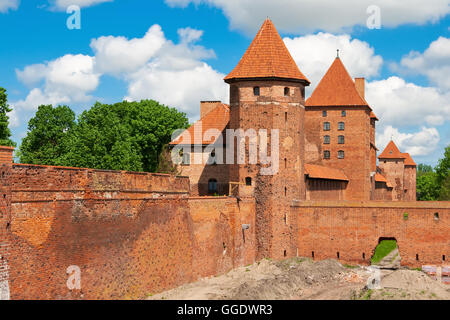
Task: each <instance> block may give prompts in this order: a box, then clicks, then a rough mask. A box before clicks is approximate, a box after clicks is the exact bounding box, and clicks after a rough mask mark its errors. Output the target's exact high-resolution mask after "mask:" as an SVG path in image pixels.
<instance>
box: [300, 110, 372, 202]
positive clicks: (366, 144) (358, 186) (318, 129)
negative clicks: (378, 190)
mask: <svg viewBox="0 0 450 320" xmlns="http://www.w3.org/2000/svg"><path fill="white" fill-rule="evenodd" d="M342 111H345V117H343V116H342ZM324 112H326V116H324V115H325V114H324ZM369 115H370V111H369V108H368V107H351V108H348V107H347V108H346V107H327V106H324V107H319V106H317V107H316V106H314V107H311V106H310V107H307V108H306V114H305V130H306V137H307V140H308V142H309V143H310V144H312V145H314V146H315V148H316V150H317V151H316V155H315V156H313V155H309V159H308V160H309V161H308V163H312V164H320V165H324V166H328V167H331V168H338V169H342V170H343V171H344V172H345V174H346V175H347V177H348V178H349V180H350V181H349V183H348V185H347V190H346V199H347V200H353V199H357V200H370V190H371V184H370V172H371V166H372V164H373V154H372V153H371V152H370V151H371V147H370V136H371V135H370V132H371V125H370V117H369ZM326 122H327V123H329V124H330V129H329V130H325V127H324V123H326ZM340 122H343V123H344V125H345V127H344V129H343V130H340V129H339V126H338V124H339V123H340ZM325 136H328V137H329V139H330V141H329V143H325V142H326V141H325ZM339 136H343V137H344V140H343V143H339V142H340V141H339V140H338V139H339ZM341 142H342V141H341ZM313 148H314V147H313V146H310V149H313ZM307 151H308V150H306V152H307ZM325 151H328V152H329V153H330V158H329V159H326V158H325ZM339 151H344V158H342V159H339V158H338V152H339ZM333 199H335V200H338V199H336V198H333Z"/></svg>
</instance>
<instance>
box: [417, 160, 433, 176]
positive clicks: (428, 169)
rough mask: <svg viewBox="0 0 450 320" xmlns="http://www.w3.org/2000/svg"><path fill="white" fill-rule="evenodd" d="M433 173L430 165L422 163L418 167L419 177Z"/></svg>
mask: <svg viewBox="0 0 450 320" xmlns="http://www.w3.org/2000/svg"><path fill="white" fill-rule="evenodd" d="M430 172H433V167H432V166H430V165H428V164H423V163H420V164H419V165H418V166H417V176H418V177H420V176H421V175H424V174H427V173H430Z"/></svg>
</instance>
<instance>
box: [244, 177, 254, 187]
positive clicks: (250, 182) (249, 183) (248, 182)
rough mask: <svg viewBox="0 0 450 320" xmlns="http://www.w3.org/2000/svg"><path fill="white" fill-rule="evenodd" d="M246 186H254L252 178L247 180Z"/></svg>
mask: <svg viewBox="0 0 450 320" xmlns="http://www.w3.org/2000/svg"><path fill="white" fill-rule="evenodd" d="M245 185H246V186H251V185H252V178H250V177H247V178H245Z"/></svg>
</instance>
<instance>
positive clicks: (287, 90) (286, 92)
mask: <svg viewBox="0 0 450 320" xmlns="http://www.w3.org/2000/svg"><path fill="white" fill-rule="evenodd" d="M290 93H291V89H289V88H288V87H286V88H284V96H286V97H288V96H289V95H290Z"/></svg>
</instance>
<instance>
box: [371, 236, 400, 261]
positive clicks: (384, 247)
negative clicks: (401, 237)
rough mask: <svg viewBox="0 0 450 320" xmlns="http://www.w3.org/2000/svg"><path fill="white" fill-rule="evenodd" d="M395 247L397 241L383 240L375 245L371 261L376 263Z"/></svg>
mask: <svg viewBox="0 0 450 320" xmlns="http://www.w3.org/2000/svg"><path fill="white" fill-rule="evenodd" d="M395 248H397V242H396V241H395V240H383V241H381V242H380V244H379V245H378V246H377V247H376V249H375V253H374V254H373V257H372V263H378V262H380V261H381V259H383V258H384V257H386V256H387V255H388V254H389V253H391V252H392V251H393V250H394V249H395Z"/></svg>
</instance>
